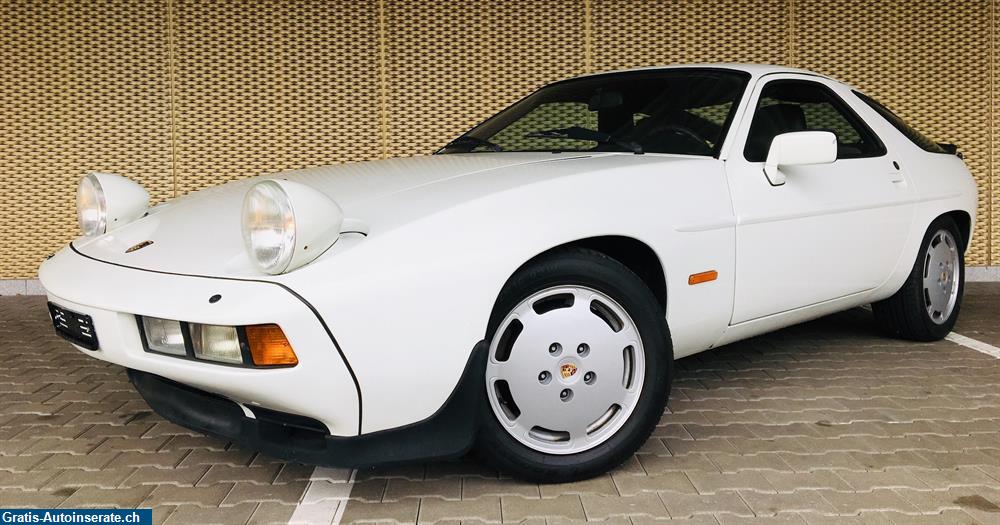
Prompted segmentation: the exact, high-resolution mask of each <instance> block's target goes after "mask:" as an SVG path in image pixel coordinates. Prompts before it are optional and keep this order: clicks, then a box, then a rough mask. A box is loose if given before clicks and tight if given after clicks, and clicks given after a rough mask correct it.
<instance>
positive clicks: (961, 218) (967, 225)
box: [931, 210, 972, 253]
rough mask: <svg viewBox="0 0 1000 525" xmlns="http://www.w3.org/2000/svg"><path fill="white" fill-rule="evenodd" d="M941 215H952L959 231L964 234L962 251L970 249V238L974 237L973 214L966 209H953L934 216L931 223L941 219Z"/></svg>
mask: <svg viewBox="0 0 1000 525" xmlns="http://www.w3.org/2000/svg"><path fill="white" fill-rule="evenodd" d="M941 217H951V219H952V220H954V221H955V224H957V225H958V229H959V233H961V234H962V239H961V241H960V242H961V243H962V252H963V253H964V252H966V251H968V249H969V240H970V239H972V216H971V215H969V212H967V211H965V210H952V211H949V212H947V213H942V214H941V215H938V216H937V217H935V218H934V220H933V221H931V223H933V222H934V221H936V220H938V219H940V218H941Z"/></svg>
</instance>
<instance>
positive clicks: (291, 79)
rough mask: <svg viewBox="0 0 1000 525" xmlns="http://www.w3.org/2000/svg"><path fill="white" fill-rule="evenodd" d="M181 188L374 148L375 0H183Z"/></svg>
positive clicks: (176, 12) (178, 64)
mask: <svg viewBox="0 0 1000 525" xmlns="http://www.w3.org/2000/svg"><path fill="white" fill-rule="evenodd" d="M172 10H173V13H172V14H173V16H174V17H175V19H176V20H175V21H173V22H172V23H171V32H172V39H173V40H174V41H175V42H176V44H175V45H174V47H175V49H176V51H175V53H174V58H173V68H172V69H173V70H174V77H175V79H174V85H175V88H174V90H175V110H174V113H175V148H176V164H175V176H176V179H177V190H178V193H186V192H189V191H192V190H197V189H200V188H203V187H206V186H209V185H213V184H218V183H220V182H225V181H228V180H233V179H238V178H244V177H249V176H253V175H260V174H263V173H268V172H273V171H278V170H282V169H289V168H295V167H304V166H309V165H318V164H320V165H321V164H332V163H334V162H342V161H347V160H361V159H367V158H372V157H375V156H376V155H378V152H379V133H378V97H377V96H376V93H377V79H378V75H377V67H378V66H377V56H378V55H377V37H376V35H377V17H376V9H375V4H374V3H372V2H369V3H364V2H357V3H353V2H352V3H348V2H334V3H331V2H322V1H320V0H310V1H303V2H280V1H274V2H243V1H241V0H232V1H202V0H198V1H190V0H189V1H181V2H178V3H177V5H176V6H172Z"/></svg>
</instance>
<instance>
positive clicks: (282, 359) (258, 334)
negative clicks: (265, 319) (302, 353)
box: [246, 324, 299, 366]
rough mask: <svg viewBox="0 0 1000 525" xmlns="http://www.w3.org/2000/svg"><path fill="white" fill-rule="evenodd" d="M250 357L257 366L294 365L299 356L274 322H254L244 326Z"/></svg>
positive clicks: (297, 361) (297, 362)
mask: <svg viewBox="0 0 1000 525" xmlns="http://www.w3.org/2000/svg"><path fill="white" fill-rule="evenodd" d="M246 331H247V344H248V345H249V346H250V357H251V358H253V364H255V365H257V366H295V365H297V364H299V358H298V357H296V356H295V351H293V350H292V345H291V344H290V343H289V342H288V338H286V337H285V332H282V331H281V327H280V326H278V325H276V324H255V325H250V326H247V327H246Z"/></svg>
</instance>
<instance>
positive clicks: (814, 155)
mask: <svg viewBox="0 0 1000 525" xmlns="http://www.w3.org/2000/svg"><path fill="white" fill-rule="evenodd" d="M835 160H837V136H836V135H834V134H833V133H830V132H829V131H796V132H793V133H782V134H781V135H777V136H775V137H774V139H773V140H772V141H771V149H769V150H768V151H767V161H765V162H764V175H766V176H767V180H768V182H770V183H771V185H772V186H781V185H782V184H784V183H785V174H784V173H782V172H781V167H782V166H802V165H806V164H829V163H831V162H833V161H835Z"/></svg>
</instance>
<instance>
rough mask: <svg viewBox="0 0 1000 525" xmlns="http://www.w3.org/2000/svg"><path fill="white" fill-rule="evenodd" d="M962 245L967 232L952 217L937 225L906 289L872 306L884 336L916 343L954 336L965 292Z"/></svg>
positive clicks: (922, 248)
mask: <svg viewBox="0 0 1000 525" xmlns="http://www.w3.org/2000/svg"><path fill="white" fill-rule="evenodd" d="M962 246H963V245H962V234H961V232H960V230H959V229H958V225H957V224H955V221H954V220H953V219H952V218H951V217H939V218H938V219H937V220H935V221H934V222H933V223H931V225H930V227H929V228H928V229H927V233H926V234H925V235H924V240H923V242H922V243H921V245H920V251H919V252H918V253H917V260H916V261H915V262H914V264H913V269H912V270H911V271H910V275H909V277H907V279H906V282H905V283H904V284H903V287H902V288H900V289H899V291H898V292H896V294H895V295H893V296H892V297H889V298H888V299H885V300H883V301H879V302H877V303H874V304H872V312H874V314H875V321H876V322H877V323H878V325H879V327H880V328H881V329H882V330H883V331H884V332H886V333H887V334H889V335H891V336H894V337H901V338H903V339H910V340H913V341H938V340H940V339H943V338H944V336H946V335H948V332H951V329H952V328H953V327H954V326H955V321H957V320H958V312H959V310H960V309H961V306H962V293H963V291H964V289H965V256H964V254H963V252H962Z"/></svg>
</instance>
